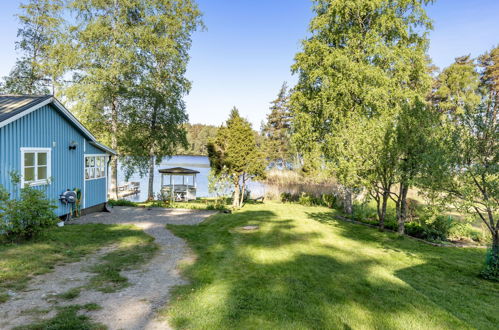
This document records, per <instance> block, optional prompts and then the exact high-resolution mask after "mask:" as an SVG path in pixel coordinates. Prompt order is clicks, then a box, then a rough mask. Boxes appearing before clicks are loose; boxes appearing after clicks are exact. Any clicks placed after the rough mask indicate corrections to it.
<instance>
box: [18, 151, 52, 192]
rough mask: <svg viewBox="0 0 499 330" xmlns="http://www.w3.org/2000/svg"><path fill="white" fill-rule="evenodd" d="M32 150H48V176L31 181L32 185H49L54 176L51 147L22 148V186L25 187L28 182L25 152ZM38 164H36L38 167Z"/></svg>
mask: <svg viewBox="0 0 499 330" xmlns="http://www.w3.org/2000/svg"><path fill="white" fill-rule="evenodd" d="M30 152H46V153H47V178H46V179H43V180H36V181H31V182H29V185H30V186H31V187H34V186H41V185H48V184H50V178H51V176H52V149H51V148H21V187H24V186H25V185H26V184H28V182H26V181H25V180H24V154H25V153H30ZM36 165H37V164H35V167H36Z"/></svg>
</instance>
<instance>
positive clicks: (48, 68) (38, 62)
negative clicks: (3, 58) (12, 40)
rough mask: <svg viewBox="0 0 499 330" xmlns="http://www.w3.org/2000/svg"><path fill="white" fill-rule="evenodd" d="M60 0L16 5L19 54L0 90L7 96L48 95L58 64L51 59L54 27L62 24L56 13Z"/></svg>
mask: <svg viewBox="0 0 499 330" xmlns="http://www.w3.org/2000/svg"><path fill="white" fill-rule="evenodd" d="M62 6H63V0H28V1H27V2H26V3H23V4H21V5H20V8H21V13H20V14H18V15H17V17H18V18H19V21H20V23H21V27H20V28H19V29H18V31H17V36H18V38H19V40H18V41H17V42H16V49H17V50H18V51H19V52H20V53H21V56H20V58H18V59H17V61H16V64H15V65H14V68H13V69H12V70H11V72H10V74H9V76H8V77H4V82H3V83H1V84H0V91H1V92H2V93H7V94H30V95H41V94H49V93H52V92H53V90H50V89H49V87H48V86H49V85H50V84H52V85H54V80H55V79H56V78H57V76H58V72H57V71H58V68H59V63H57V61H55V60H54V58H53V57H54V55H55V54H56V53H57V50H58V48H57V47H56V44H57V33H56V31H57V28H58V27H59V25H60V24H61V22H62V18H61V16H60V11H61V9H62Z"/></svg>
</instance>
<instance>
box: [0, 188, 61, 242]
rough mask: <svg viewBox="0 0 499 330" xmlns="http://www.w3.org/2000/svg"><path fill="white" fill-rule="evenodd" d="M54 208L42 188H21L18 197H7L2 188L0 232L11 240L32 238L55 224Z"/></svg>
mask: <svg viewBox="0 0 499 330" xmlns="http://www.w3.org/2000/svg"><path fill="white" fill-rule="evenodd" d="M55 208H56V206H55V205H54V204H53V202H52V201H50V200H48V199H47V197H46V195H45V192H44V191H43V190H38V189H35V188H32V187H26V188H22V189H21V194H20V196H19V199H15V198H13V199H9V195H8V193H6V191H5V190H4V189H3V188H2V189H1V190H0V211H1V218H0V232H1V233H3V234H4V235H6V236H7V237H8V238H9V239H12V240H19V239H30V238H33V237H34V236H36V235H37V234H38V233H39V232H40V231H41V230H42V229H43V228H46V227H50V226H53V225H55V223H56V222H57V216H56V215H55V213H54V209H55Z"/></svg>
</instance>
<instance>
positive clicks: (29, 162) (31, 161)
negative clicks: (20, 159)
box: [24, 152, 35, 166]
mask: <svg viewBox="0 0 499 330" xmlns="http://www.w3.org/2000/svg"><path fill="white" fill-rule="evenodd" d="M24 166H35V153H34V152H27V153H25V154H24Z"/></svg>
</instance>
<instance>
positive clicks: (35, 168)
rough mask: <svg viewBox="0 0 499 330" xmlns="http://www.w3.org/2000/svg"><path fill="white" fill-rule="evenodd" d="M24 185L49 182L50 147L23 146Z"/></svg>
mask: <svg viewBox="0 0 499 330" xmlns="http://www.w3.org/2000/svg"><path fill="white" fill-rule="evenodd" d="M21 164H22V182H21V183H22V185H23V186H25V185H32V186H33V185H38V184H47V183H48V182H49V178H50V149H48V148H47V149H46V148H33V149H30V148H21Z"/></svg>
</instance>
